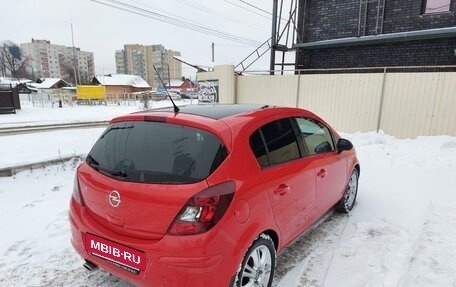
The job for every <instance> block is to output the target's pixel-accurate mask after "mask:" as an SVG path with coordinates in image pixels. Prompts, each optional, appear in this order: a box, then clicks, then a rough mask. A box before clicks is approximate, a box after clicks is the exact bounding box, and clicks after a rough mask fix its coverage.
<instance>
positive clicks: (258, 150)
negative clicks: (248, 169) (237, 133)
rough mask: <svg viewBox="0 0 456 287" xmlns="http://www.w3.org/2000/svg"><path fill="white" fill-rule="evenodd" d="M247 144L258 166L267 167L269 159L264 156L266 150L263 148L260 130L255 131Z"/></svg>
mask: <svg viewBox="0 0 456 287" xmlns="http://www.w3.org/2000/svg"><path fill="white" fill-rule="evenodd" d="M249 144H250V148H251V149H252V151H253V154H254V155H255V157H256V159H257V161H258V163H259V164H260V166H261V167H267V166H269V159H268V155H267V154H266V148H265V147H264V142H263V139H262V138H261V134H260V130H256V131H255V132H254V133H253V134H252V135H251V136H250V139H249Z"/></svg>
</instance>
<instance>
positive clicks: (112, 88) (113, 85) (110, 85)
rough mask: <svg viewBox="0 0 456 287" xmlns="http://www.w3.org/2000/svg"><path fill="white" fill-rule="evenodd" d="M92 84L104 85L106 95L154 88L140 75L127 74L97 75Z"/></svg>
mask: <svg viewBox="0 0 456 287" xmlns="http://www.w3.org/2000/svg"><path fill="white" fill-rule="evenodd" d="M91 84H92V85H100V86H104V87H105V90H106V95H115V94H133V93H138V92H146V91H150V90H151V89H152V88H151V86H150V85H149V84H148V83H147V82H146V81H144V79H143V78H141V77H140V76H135V75H125V74H113V75H111V74H110V75H101V76H95V77H94V78H93V79H92V82H91Z"/></svg>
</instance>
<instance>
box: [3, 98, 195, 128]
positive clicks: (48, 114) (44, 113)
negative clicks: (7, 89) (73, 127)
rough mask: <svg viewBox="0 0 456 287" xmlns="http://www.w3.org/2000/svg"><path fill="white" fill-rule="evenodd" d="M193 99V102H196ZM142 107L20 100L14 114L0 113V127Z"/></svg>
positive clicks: (100, 116)
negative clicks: (44, 102)
mask: <svg viewBox="0 0 456 287" xmlns="http://www.w3.org/2000/svg"><path fill="white" fill-rule="evenodd" d="M196 102H197V101H196V100H193V103H196ZM190 103H192V102H191V100H181V101H176V104H177V105H185V104H190ZM170 106H172V104H171V101H168V100H165V101H158V102H154V101H150V102H149V104H148V107H149V108H150V109H154V108H161V107H170ZM143 108H144V103H142V102H139V101H137V102H134V101H126V102H122V103H121V104H119V105H114V104H109V105H107V106H105V105H91V106H88V105H76V104H74V105H73V106H68V105H66V104H64V105H63V107H62V108H58V105H57V104H55V105H54V108H51V107H50V106H44V107H40V106H33V105H32V104H31V103H30V102H25V103H24V102H21V109H20V110H16V114H15V115H0V128H7V127H22V126H35V125H48V124H58V123H78V122H90V121H107V120H110V119H112V118H113V117H116V116H119V115H123V114H128V113H132V112H137V111H139V110H141V109H143Z"/></svg>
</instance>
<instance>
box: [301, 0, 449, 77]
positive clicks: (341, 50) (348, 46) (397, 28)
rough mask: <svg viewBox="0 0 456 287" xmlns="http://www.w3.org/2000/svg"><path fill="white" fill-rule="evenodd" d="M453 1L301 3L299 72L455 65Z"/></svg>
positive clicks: (344, 0) (410, 0)
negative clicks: (301, 70) (324, 69)
mask: <svg viewBox="0 0 456 287" xmlns="http://www.w3.org/2000/svg"><path fill="white" fill-rule="evenodd" d="M455 13H456V1H455V0H400V1H398V0H340V1H339V0H338V1H323V0H319V1H307V0H300V7H299V19H298V23H299V24H298V37H297V39H298V40H297V43H296V44H295V48H297V61H296V68H299V69H322V68H352V67H356V68H358V67H386V66H420V67H423V66H436V65H438V66H444V65H455V64H456V17H455Z"/></svg>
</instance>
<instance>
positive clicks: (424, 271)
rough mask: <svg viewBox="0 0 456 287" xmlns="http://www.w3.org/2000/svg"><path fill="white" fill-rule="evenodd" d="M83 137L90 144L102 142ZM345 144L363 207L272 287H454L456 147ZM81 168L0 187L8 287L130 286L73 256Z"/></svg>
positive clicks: (305, 241)
mask: <svg viewBox="0 0 456 287" xmlns="http://www.w3.org/2000/svg"><path fill="white" fill-rule="evenodd" d="M77 133H78V135H77V136H78V137H84V139H85V140H84V141H87V142H93V141H94V140H95V139H96V137H97V136H98V131H95V130H78V132H77ZM48 135H49V134H48ZM24 136H25V135H24ZM344 136H346V137H347V138H349V139H351V140H352V141H353V142H354V144H355V146H356V148H357V151H358V154H359V158H360V161H361V180H360V189H359V197H358V204H357V205H356V207H355V209H354V211H353V212H352V213H351V214H350V215H348V216H346V215H340V214H336V213H335V214H331V215H329V216H328V217H327V218H326V220H325V221H324V222H322V223H321V224H320V225H319V226H318V227H317V228H316V229H314V230H313V231H312V232H310V233H309V234H307V235H306V236H303V237H301V238H299V240H298V241H297V242H296V243H295V244H294V245H293V246H291V247H290V248H288V249H287V250H286V251H285V252H284V253H283V254H281V255H280V256H279V258H278V262H277V273H276V278H275V281H274V286H276V287H292V286H329V287H332V286H338V287H339V286H375V287H377V286H439V287H440V286H456V240H454V239H455V238H456V204H455V203H456V192H455V187H456V138H455V137H445V136H441V137H422V138H418V139H416V140H397V139H394V138H392V137H389V136H387V135H382V134H376V133H364V134H347V135H344ZM3 138H5V137H3ZM27 140H28V141H34V139H33V138H29V139H27ZM36 141H37V140H35V142H36ZM88 148H89V145H87V146H86V145H84V146H81V148H80V149H79V151H80V152H87V149H88ZM14 151H16V152H17V153H19V152H20V151H21V149H20V147H15V148H13V151H12V152H14ZM30 156H31V157H33V156H34V155H33V154H32V153H31V154H30ZM36 156H38V155H36ZM11 158H13V157H11ZM3 163H4V162H3V160H2V164H3ZM76 165H77V163H76V162H73V163H65V164H62V165H55V166H51V167H47V168H44V169H42V170H35V171H32V172H30V171H25V172H21V173H19V174H17V175H16V176H15V177H10V178H0V234H1V236H0V286H130V285H129V284H128V283H126V282H124V281H122V280H119V279H117V278H115V277H113V276H110V275H109V274H107V273H106V272H103V271H96V272H93V273H89V272H87V271H86V270H85V269H84V268H82V261H81V260H80V259H79V258H78V257H77V256H76V255H75V253H74V252H73V250H72V248H71V246H70V243H69V226H68V222H67V210H68V199H69V197H70V195H71V190H72V184H73V176H74V168H75V166H76Z"/></svg>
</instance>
